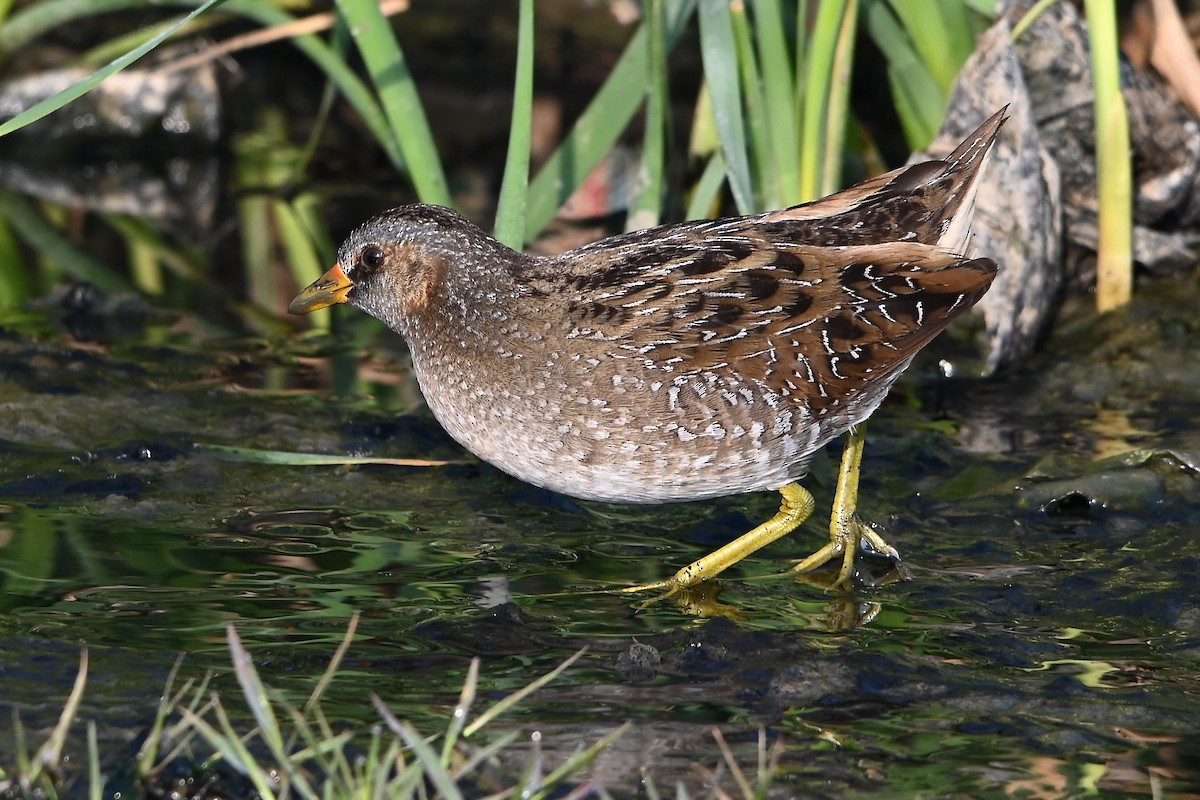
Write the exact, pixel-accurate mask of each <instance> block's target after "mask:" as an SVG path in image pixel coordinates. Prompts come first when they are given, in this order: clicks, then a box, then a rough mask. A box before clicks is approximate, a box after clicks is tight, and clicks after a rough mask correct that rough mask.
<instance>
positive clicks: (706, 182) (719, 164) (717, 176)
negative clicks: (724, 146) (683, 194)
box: [686, 150, 725, 219]
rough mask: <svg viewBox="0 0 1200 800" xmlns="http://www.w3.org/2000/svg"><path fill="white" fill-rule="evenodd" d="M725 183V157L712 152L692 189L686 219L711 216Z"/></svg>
mask: <svg viewBox="0 0 1200 800" xmlns="http://www.w3.org/2000/svg"><path fill="white" fill-rule="evenodd" d="M724 183H725V159H723V158H722V157H721V152H720V151H719V150H718V151H717V152H715V153H713V154H712V157H711V158H709V160H708V165H707V166H706V167H705V168H704V172H703V174H701V175H700V180H698V181H696V186H695V187H694V188H693V189H692V199H691V200H690V201H689V202H688V207H687V217H686V218H687V219H703V218H705V217H711V216H712V214H713V209H714V208H715V207H716V204H717V195H718V193H719V192H720V191H721V186H722V185H723V184H724Z"/></svg>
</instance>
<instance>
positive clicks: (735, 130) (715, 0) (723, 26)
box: [700, 0, 755, 214]
mask: <svg viewBox="0 0 1200 800" xmlns="http://www.w3.org/2000/svg"><path fill="white" fill-rule="evenodd" d="M700 58H701V59H702V60H703V62H704V81H705V83H706V84H707V85H708V91H709V93H710V94H711V95H712V104H713V117H714V118H715V119H716V124H717V133H718V135H719V137H720V140H721V150H722V152H723V154H724V156H725V169H726V174H727V176H728V178H729V188H730V191H732V192H733V200H734V203H735V204H736V205H737V208H738V211H739V212H740V213H742V214H749V213H751V212H752V211H754V208H755V203H754V185H753V180H752V178H751V175H750V159H749V156H748V151H747V142H746V123H745V120H744V118H743V116H742V92H741V85H740V83H739V81H738V64H737V42H736V38H735V35H734V28H733V16H732V13H731V12H730V10H729V3H728V2H727V0H700Z"/></svg>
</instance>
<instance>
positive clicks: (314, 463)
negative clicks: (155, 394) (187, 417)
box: [195, 444, 468, 467]
mask: <svg viewBox="0 0 1200 800" xmlns="http://www.w3.org/2000/svg"><path fill="white" fill-rule="evenodd" d="M195 449H196V451H197V452H199V453H207V454H208V455H211V456H213V457H215V458H218V459H221V460H224V461H235V462H239V463H243V464H274V465H276V466H285V467H329V466H347V465H355V464H384V465H389V466H394V467H444V466H446V465H448V464H465V463H468V462H465V461H437V460H433V459H427V458H373V457H370V456H327V455H319V454H317V453H292V452H288V451H285V450H257V449H254V448H251V447H227V446H225V445H219V444H198V445H195Z"/></svg>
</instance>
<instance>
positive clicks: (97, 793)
mask: <svg viewBox="0 0 1200 800" xmlns="http://www.w3.org/2000/svg"><path fill="white" fill-rule="evenodd" d="M87 752H88V762H87V763H88V800H100V799H101V798H102V797H104V781H103V780H102V779H101V777H100V745H99V744H98V743H97V741H96V721H95V720H94V719H89V720H88V724H87Z"/></svg>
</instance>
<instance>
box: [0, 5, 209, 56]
mask: <svg viewBox="0 0 1200 800" xmlns="http://www.w3.org/2000/svg"><path fill="white" fill-rule="evenodd" d="M191 5H195V4H194V3H192V4H191ZM145 6H146V0H42V2H40V3H29V4H28V5H26V6H25V7H24V8H22V9H21V10H20V11H18V12H17V13H16V14H13V15H12V16H11V17H9V18H8V19H7V20H5V22H4V25H3V26H2V27H0V55H6V54H8V53H11V52H13V51H14V50H16V49H17V48H19V47H23V46H25V45H26V44H27V43H28V42H30V41H32V40H34V39H36V38H37V37H39V36H41V35H42V34H44V33H47V32H49V31H52V30H54V29H56V28H60V27H63V26H65V25H70V24H72V23H74V22H77V21H78V20H79V19H81V18H83V17H89V16H94V15H96V14H107V13H109V12H112V11H120V10H122V9H127V8H145Z"/></svg>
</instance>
